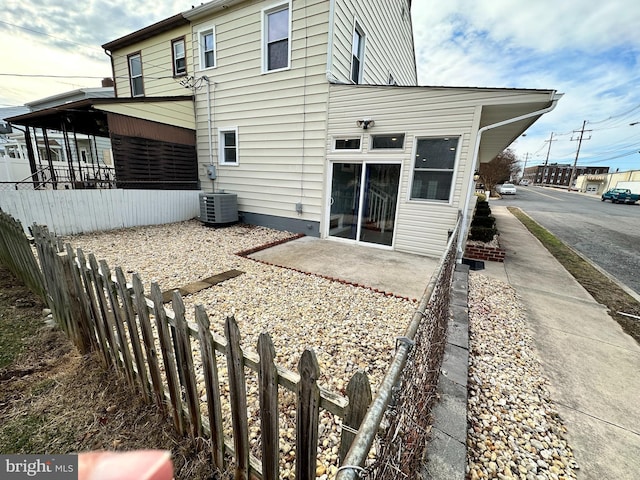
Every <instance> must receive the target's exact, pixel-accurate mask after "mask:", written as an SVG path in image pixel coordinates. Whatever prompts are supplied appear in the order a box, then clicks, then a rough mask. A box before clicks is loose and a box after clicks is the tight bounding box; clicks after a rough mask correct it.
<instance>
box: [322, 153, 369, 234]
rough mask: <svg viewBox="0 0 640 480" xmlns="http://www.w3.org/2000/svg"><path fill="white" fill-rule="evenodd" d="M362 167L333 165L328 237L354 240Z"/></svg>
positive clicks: (349, 164) (356, 232)
mask: <svg viewBox="0 0 640 480" xmlns="http://www.w3.org/2000/svg"><path fill="white" fill-rule="evenodd" d="M361 177H362V165H361V164H359V163H334V164H333V174H332V177H331V210H330V212H331V213H330V216H329V235H330V236H332V237H340V238H348V239H350V240H356V239H357V235H358V208H359V206H360V181H361Z"/></svg>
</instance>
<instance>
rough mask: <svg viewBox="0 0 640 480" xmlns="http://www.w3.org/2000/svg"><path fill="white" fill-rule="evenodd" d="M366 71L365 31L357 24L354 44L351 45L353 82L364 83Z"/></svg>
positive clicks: (354, 30) (354, 31)
mask: <svg viewBox="0 0 640 480" xmlns="http://www.w3.org/2000/svg"><path fill="white" fill-rule="evenodd" d="M363 69H364V31H363V30H362V27H360V25H358V24H357V23H356V26H355V28H354V29H353V43H352V44H351V81H352V82H353V83H362V71H363Z"/></svg>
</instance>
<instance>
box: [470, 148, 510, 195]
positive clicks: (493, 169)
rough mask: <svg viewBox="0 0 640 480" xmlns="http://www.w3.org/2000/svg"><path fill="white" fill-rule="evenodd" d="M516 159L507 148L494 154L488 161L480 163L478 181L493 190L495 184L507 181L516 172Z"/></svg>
mask: <svg viewBox="0 0 640 480" xmlns="http://www.w3.org/2000/svg"><path fill="white" fill-rule="evenodd" d="M518 170H519V168H518V159H517V158H516V154H515V153H513V151H512V150H511V149H509V148H507V149H506V150H504V151H503V152H502V153H500V154H499V155H498V156H496V157H495V158H494V159H493V160H491V161H490V162H489V163H481V164H480V180H479V181H480V182H482V183H484V186H485V188H486V189H487V190H490V191H492V192H493V191H495V188H496V185H498V184H499V183H504V182H508V181H509V180H510V179H511V178H512V177H513V176H515V175H516V174H517V173H518Z"/></svg>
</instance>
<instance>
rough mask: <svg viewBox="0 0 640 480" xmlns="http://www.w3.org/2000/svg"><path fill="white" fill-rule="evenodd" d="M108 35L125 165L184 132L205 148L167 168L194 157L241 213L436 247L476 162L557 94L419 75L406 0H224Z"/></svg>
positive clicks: (463, 210)
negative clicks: (455, 84) (145, 146)
mask: <svg viewBox="0 0 640 480" xmlns="http://www.w3.org/2000/svg"><path fill="white" fill-rule="evenodd" d="M103 48H104V49H105V51H106V52H107V54H108V55H109V56H110V57H111V61H112V65H113V78H114V79H115V89H116V97H117V99H116V100H117V102H116V103H113V104H111V105H97V106H95V108H96V109H99V110H101V111H105V112H108V114H109V115H108V117H109V118H108V119H109V128H110V129H111V127H112V125H111V123H112V119H116V120H117V121H114V124H113V125H114V126H115V127H116V128H115V130H117V132H116V135H115V136H116V137H117V138H116V141H115V142H114V135H113V133H112V134H111V136H112V143H113V144H114V162H115V165H116V171H117V174H118V173H119V169H120V171H124V172H125V173H127V175H129V176H131V175H133V176H135V174H136V171H143V170H145V169H146V170H149V169H150V168H153V166H154V157H153V155H147V156H146V157H145V158H144V160H141V158H142V157H141V156H140V155H138V156H136V155H137V153H136V151H135V149H132V148H120V147H119V145H128V144H129V143H131V144H137V143H140V138H147V137H154V135H155V139H154V140H153V141H157V142H161V141H163V140H164V141H165V142H166V140H167V139H168V138H172V142H173V143H175V142H176V139H177V138H178V136H177V135H176V132H178V133H180V134H181V135H182V134H184V139H186V140H184V139H183V140H181V141H183V143H190V142H192V141H191V140H190V139H191V138H194V139H195V141H194V142H195V154H194V155H193V156H194V158H193V161H192V163H189V162H190V160H189V158H191V157H189V156H185V157H184V158H183V160H184V161H183V163H181V164H180V165H179V168H178V169H176V168H173V170H172V169H171V168H166V163H167V161H168V160H170V158H171V157H170V156H167V155H165V154H163V156H162V157H161V158H160V159H159V160H158V168H160V167H161V166H163V165H164V167H162V171H163V172H165V173H163V175H165V176H168V177H170V176H171V175H172V172H174V173H175V172H178V171H182V170H181V169H185V168H189V169H190V168H192V167H193V171H192V173H189V175H195V176H197V182H198V186H199V188H200V189H201V190H202V191H203V192H217V191H224V192H229V193H235V194H237V199H238V208H239V211H240V215H241V218H242V220H243V221H244V222H247V223H252V224H257V225H265V226H270V227H274V228H279V229H287V230H290V231H294V232H302V233H305V234H308V235H314V236H320V237H323V238H334V239H336V240H339V241H345V242H354V243H360V244H366V245H371V246H376V247H380V248H388V249H395V250H398V251H404V252H411V253H417V254H422V255H430V256H439V255H440V254H441V253H442V251H443V249H444V247H445V245H446V243H447V238H448V234H449V231H450V230H451V229H453V228H454V226H455V225H456V222H457V220H458V218H459V216H460V215H462V216H463V217H465V219H466V218H467V217H468V212H469V209H470V205H471V202H470V199H471V194H472V191H473V174H474V172H475V171H476V170H477V169H478V166H479V163H480V162H488V161H490V160H491V159H492V158H493V157H495V156H496V155H497V154H498V153H500V152H501V151H502V150H503V149H504V148H506V147H507V146H508V145H509V144H510V143H511V142H512V141H513V140H514V139H516V138H517V137H518V136H519V135H520V134H521V133H522V132H524V131H525V130H526V129H527V128H528V127H529V126H530V125H531V124H532V123H533V122H535V121H536V120H537V119H538V118H539V117H540V116H541V115H542V114H544V113H545V112H547V111H549V110H551V109H552V108H553V107H554V106H555V104H556V102H557V100H558V98H559V96H558V95H557V94H556V92H555V91H554V90H537V89H531V90H527V89H501V88H479V87H459V88H452V87H437V86H418V85H417V76H416V63H415V55H414V44H413V31H412V23H411V2H410V1H409V0H370V1H367V2H359V1H356V0H329V1H327V0H213V1H211V2H208V3H205V4H202V5H199V6H197V7H195V8H192V9H190V10H188V11H186V12H182V13H180V14H177V15H175V16H173V17H170V18H168V19H165V20H163V21H161V22H158V23H156V24H154V25H150V26H148V27H146V28H144V29H142V30H139V31H137V32H133V33H131V34H129V35H127V36H125V37H122V38H119V39H116V40H114V41H112V42H109V43H107V44H105V45H103ZM433 48H434V49H437V48H438V46H437V45H434V46H433ZM136 122H142V123H141V125H143V126H144V128H137V127H135V125H136ZM161 131H162V132H166V133H163V134H159V133H158V132H161ZM192 133H194V136H193V137H191V135H192ZM147 140H148V138H147ZM135 165H137V166H138V167H140V168H138V169H137V170H136V168H133V167H132V166H135ZM146 170H145V171H146ZM167 180H170V178H167ZM169 185H170V183H169ZM467 223H468V222H465V225H466V224H467Z"/></svg>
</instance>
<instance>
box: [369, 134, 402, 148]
mask: <svg viewBox="0 0 640 480" xmlns="http://www.w3.org/2000/svg"><path fill="white" fill-rule="evenodd" d="M383 148H384V149H389V148H404V133H398V134H395V133H394V134H391V135H371V150H377V149H383Z"/></svg>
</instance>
